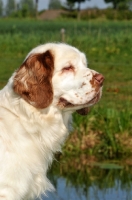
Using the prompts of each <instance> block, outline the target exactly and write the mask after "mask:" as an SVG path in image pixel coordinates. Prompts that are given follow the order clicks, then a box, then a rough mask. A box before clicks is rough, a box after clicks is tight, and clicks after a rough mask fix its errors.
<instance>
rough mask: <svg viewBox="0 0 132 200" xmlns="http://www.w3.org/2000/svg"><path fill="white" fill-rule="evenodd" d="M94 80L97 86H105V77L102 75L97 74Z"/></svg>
mask: <svg viewBox="0 0 132 200" xmlns="http://www.w3.org/2000/svg"><path fill="white" fill-rule="evenodd" d="M93 78H94V81H95V83H96V84H98V85H100V86H102V85H103V82H104V76H103V75H102V74H95V75H94V76H93Z"/></svg>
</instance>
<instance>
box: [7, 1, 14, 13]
mask: <svg viewBox="0 0 132 200" xmlns="http://www.w3.org/2000/svg"><path fill="white" fill-rule="evenodd" d="M5 10H6V15H10V14H11V13H12V12H14V11H16V2H15V0H7V4H6V9H5Z"/></svg>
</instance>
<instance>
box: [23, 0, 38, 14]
mask: <svg viewBox="0 0 132 200" xmlns="http://www.w3.org/2000/svg"><path fill="white" fill-rule="evenodd" d="M20 9H21V11H22V16H23V17H27V16H34V15H35V9H36V8H35V4H34V1H33V0H21V1H20Z"/></svg>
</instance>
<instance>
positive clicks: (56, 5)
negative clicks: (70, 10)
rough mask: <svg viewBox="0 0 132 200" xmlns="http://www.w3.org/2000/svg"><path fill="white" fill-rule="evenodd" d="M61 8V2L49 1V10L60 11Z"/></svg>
mask: <svg viewBox="0 0 132 200" xmlns="http://www.w3.org/2000/svg"><path fill="white" fill-rule="evenodd" d="M60 8H61V2H60V0H50V1H49V9H54V10H57V9H60Z"/></svg>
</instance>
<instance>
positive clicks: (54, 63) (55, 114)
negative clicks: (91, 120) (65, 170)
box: [0, 43, 104, 200]
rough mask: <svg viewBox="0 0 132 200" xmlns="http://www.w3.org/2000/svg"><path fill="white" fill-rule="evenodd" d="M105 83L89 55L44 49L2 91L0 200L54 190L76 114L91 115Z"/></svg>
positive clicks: (66, 48)
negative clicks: (56, 159) (57, 160)
mask: <svg viewBox="0 0 132 200" xmlns="http://www.w3.org/2000/svg"><path fill="white" fill-rule="evenodd" d="M103 81H104V77H103V75H101V74H99V73H98V72H96V71H94V70H91V69H89V68H87V60H86V57H85V54H84V53H82V52H80V51H79V50H78V49H77V48H75V47H73V46H70V45H68V44H63V43H47V44H43V45H40V46H38V47H36V48H34V49H33V50H31V51H30V53H29V54H28V55H27V57H26V58H25V60H24V61H23V63H22V65H21V66H20V67H19V68H18V70H16V71H15V72H14V73H13V75H12V76H11V78H10V79H9V81H8V83H7V85H6V86H5V87H4V88H3V89H2V90H1V91H0V200H22V199H23V200H28V199H35V198H36V197H40V196H41V194H46V191H52V190H54V187H53V186H52V184H51V183H50V181H49V180H48V178H47V176H46V174H47V170H48V167H49V166H50V165H51V163H52V160H53V155H54V153H55V152H58V151H61V146H62V145H63V143H64V141H65V139H66V138H67V136H68V133H69V131H68V130H69V129H70V126H71V120H72V113H73V112H75V111H77V112H78V113H79V114H81V115H85V114H87V112H88V111H89V108H90V107H91V106H93V105H94V104H95V103H97V102H98V101H99V100H100V98H101V94H102V86H103Z"/></svg>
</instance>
